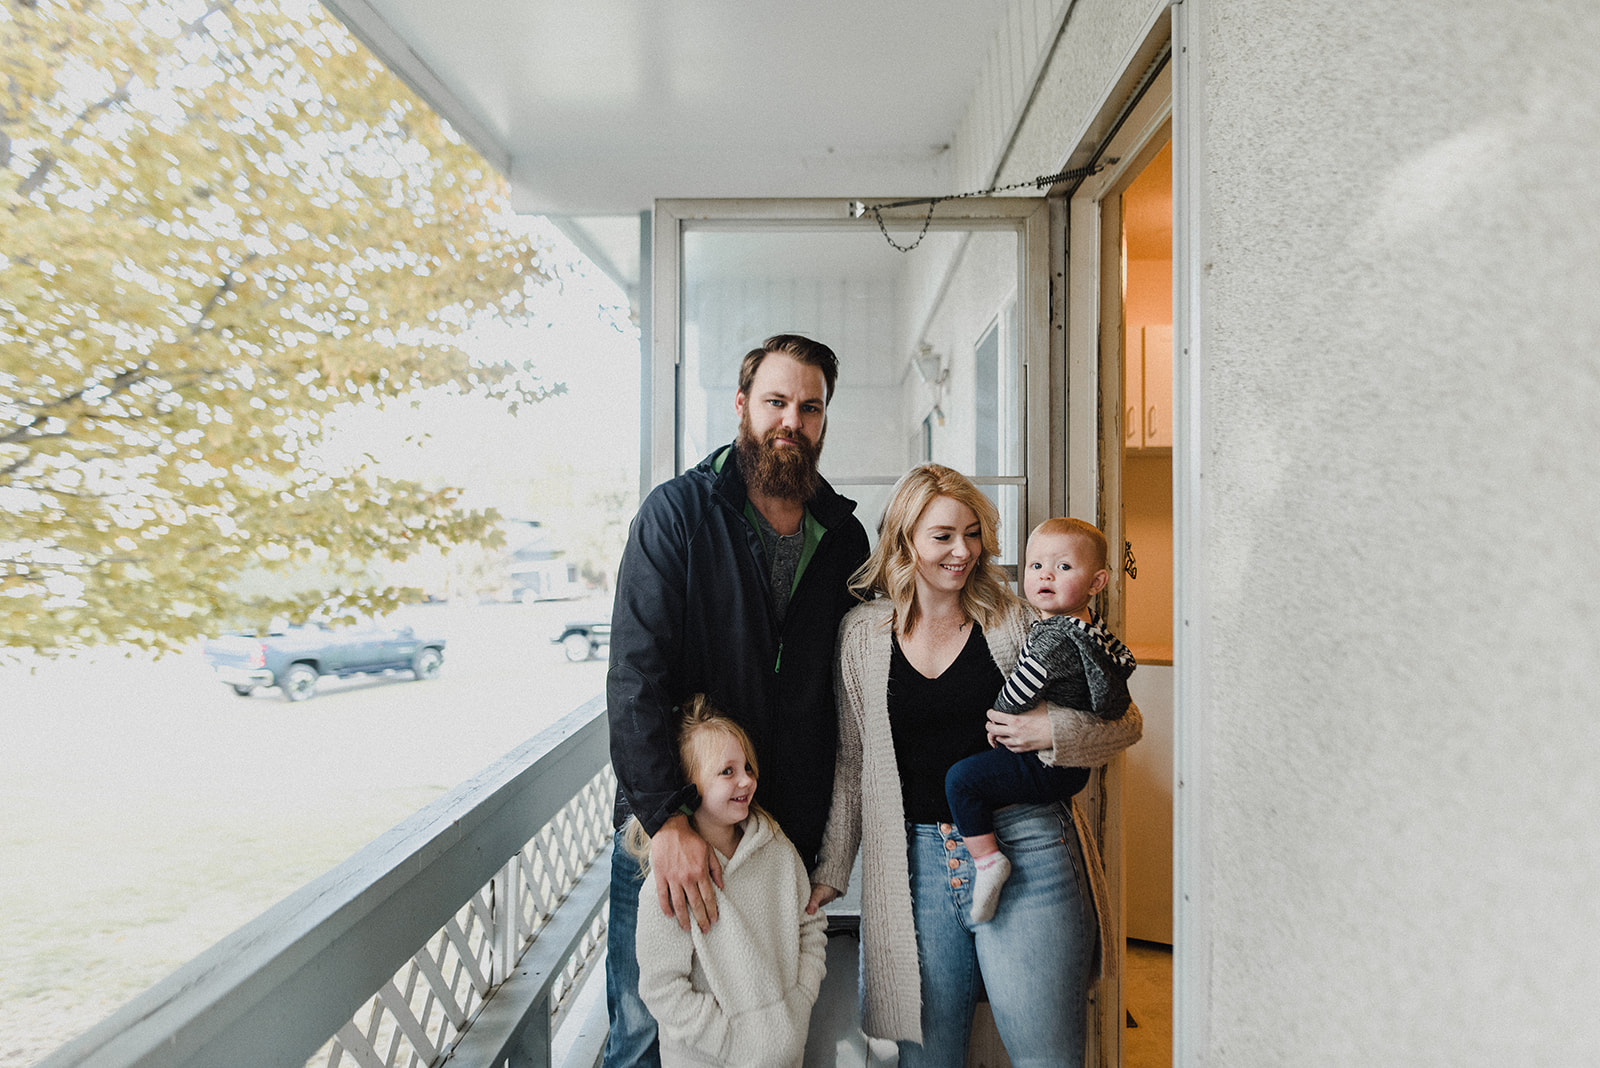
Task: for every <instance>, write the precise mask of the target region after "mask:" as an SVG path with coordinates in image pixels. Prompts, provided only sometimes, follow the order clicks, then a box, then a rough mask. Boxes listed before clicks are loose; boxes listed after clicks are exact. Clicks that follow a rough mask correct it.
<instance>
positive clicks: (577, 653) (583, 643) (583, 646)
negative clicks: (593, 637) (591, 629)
mask: <svg viewBox="0 0 1600 1068" xmlns="http://www.w3.org/2000/svg"><path fill="white" fill-rule="evenodd" d="M561 648H562V649H563V650H565V651H566V654H567V659H568V660H570V661H572V662H573V663H574V664H577V663H580V662H581V661H584V660H587V659H589V654H590V653H591V652H592V651H593V650H592V649H591V648H590V646H589V636H588V635H587V634H585V633H583V632H582V631H573V632H572V633H571V634H569V635H567V636H566V637H565V638H562V639H561Z"/></svg>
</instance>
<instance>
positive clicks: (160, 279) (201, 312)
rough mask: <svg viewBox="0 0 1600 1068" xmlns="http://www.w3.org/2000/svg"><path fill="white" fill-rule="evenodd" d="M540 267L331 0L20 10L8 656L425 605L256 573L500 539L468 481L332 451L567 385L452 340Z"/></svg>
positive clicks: (457, 153)
mask: <svg viewBox="0 0 1600 1068" xmlns="http://www.w3.org/2000/svg"><path fill="white" fill-rule="evenodd" d="M546 277H547V276H546V273H545V271H544V269H543V268H542V267H541V250H539V249H537V248H535V247H533V245H532V244H531V243H530V242H529V241H528V240H526V239H525V238H523V237H522V236H520V235H519V233H518V232H517V228H516V225H515V220H514V217H513V216H511V215H510V212H509V209H508V207H507V205H506V203H505V197H504V190H503V186H502V184H501V183H500V182H499V180H498V179H497V178H496V177H495V176H494V175H492V174H491V173H490V172H489V170H488V168H487V167H486V166H485V165H484V163H483V161H482V159H481V158H480V157H479V156H478V155H477V154H476V153H475V152H474V151H473V150H472V149H470V148H469V147H468V146H466V145H465V144H464V143H463V142H462V141H461V139H460V138H459V136H457V135H456V134H455V133H454V131H452V130H451V129H449V128H448V126H446V125H445V124H444V123H443V122H442V121H441V120H440V119H439V118H438V117H437V116H436V115H435V114H434V113H433V112H432V111H431V110H430V109H429V108H427V107H426V106H425V105H424V104H422V103H421V102H420V101H418V100H417V99H416V98H415V97H414V96H413V95H412V94H411V93H410V91H409V90H407V89H406V88H405V87H404V86H403V85H402V84H400V83H399V81H398V80H397V79H396V78H394V77H393V76H392V75H391V74H390V73H389V72H388V71H386V70H385V69H384V68H383V67H382V66H381V64H379V63H378V62H377V61H376V60H375V59H373V58H372V57H371V55H370V54H368V53H367V52H366V51H365V50H364V49H363V48H361V46H360V45H359V44H358V43H357V42H355V40H354V39H353V38H352V37H351V36H350V35H349V34H348V33H347V32H346V31H345V30H344V29H343V27H342V26H340V25H339V24H338V23H336V22H335V21H333V20H332V19H331V18H330V17H329V16H327V15H326V14H325V13H324V12H323V10H322V8H321V5H320V4H318V3H316V2H315V0H234V2H228V0H208V2H202V0H193V2H188V3H181V2H175V3H156V2H142V0H129V2H105V3H98V2H94V0H33V2H29V0H0V327H3V329H0V648H3V647H5V646H11V647H31V648H34V649H37V650H40V651H46V652H48V651H56V650H62V649H72V648H79V647H83V646H88V645H96V644H102V643H108V642H128V643H133V644H135V645H140V646H145V647H150V648H157V649H162V648H175V647H177V646H179V645H181V644H183V643H185V642H187V641H188V640H190V639H192V638H194V637H196V636H199V635H203V634H206V633H212V632H215V631H216V630H217V629H219V628H220V627H222V626H224V625H229V624H235V623H240V622H252V621H262V620H265V619H266V618H267V617H269V616H271V615H275V614H281V615H289V616H291V617H296V618H299V617H303V616H304V615H306V614H307V613H308V612H311V611H313V610H315V609H321V610H322V611H324V612H332V613H335V614H337V613H340V612H349V611H358V610H359V611H382V610H385V609H387V608H390V607H393V606H394V605H396V604H397V603H399V602H400V601H402V600H404V599H406V598H408V597H410V596H413V595H414V593H415V591H407V590H403V589H397V588H393V587H387V588H379V587H375V586H374V585H373V584H372V583H371V582H370V581H367V582H363V581H359V580H356V581H350V582H346V583H344V584H342V585H341V586H339V587H337V588H323V589H316V590H305V591H301V592H299V593H281V594H278V595H276V596H267V595H263V594H260V593H255V594H246V593H244V592H242V590H243V589H244V586H242V585H241V583H240V582H239V581H238V579H239V577H240V576H241V575H247V574H254V573H257V572H259V571H260V570H261V569H269V570H271V569H281V570H299V571H304V570H305V569H306V568H307V567H308V566H311V567H312V568H313V569H316V568H324V569H325V570H326V568H325V565H327V564H329V563H330V562H331V563H332V565H334V566H333V567H332V569H331V570H332V571H334V572H338V573H342V574H368V573H373V572H372V571H371V569H368V568H366V567H365V564H366V563H368V562H371V561H383V560H391V561H392V560H403V559H405V558H407V557H408V556H411V555H412V554H414V553H416V552H418V551H419V550H422V549H424V548H428V549H437V548H440V547H448V546H451V545H455V544H461V543H471V542H475V541H477V540H479V539H488V540H489V541H490V542H491V543H492V542H493V540H494V538H495V537H496V535H495V534H494V527H495V520H496V519H497V517H496V516H495V515H494V514H493V512H492V511H490V512H474V511H471V510H468V509H466V508H464V507H462V506H461V504H460V501H459V494H458V493H457V492H456V491H454V490H449V489H445V490H439V491H432V492H430V491H425V490H424V489H423V488H422V487H420V486H419V485H417V484H415V483H410V482H404V481H397V480H392V479H385V478H382V477H379V476H377V475H375V474H373V473H371V472H369V471H367V470H364V469H362V470H346V471H328V470H323V469H322V468H321V466H320V465H319V464H318V462H317V461H316V458H315V446H316V445H317V443H318V441H319V438H320V435H321V433H322V424H323V419H324V418H325V417H326V416H328V415H329V414H331V413H333V412H335V411H337V410H338V409H339V408H340V407H341V406H345V405H350V404H354V403H364V402H374V401H382V400H385V399H388V398H394V397H398V396H402V395H405V394H408V393H410V392H412V391H415V390H420V389H424V388H429V387H436V386H442V385H448V386H451V387H452V388H455V389H459V390H461V391H463V392H466V393H474V394H478V395H486V396H490V397H494V398H497V399H500V400H502V401H503V402H504V403H506V404H507V405H509V406H511V407H512V409H513V410H514V409H515V407H516V406H517V405H518V404H521V403H526V402H529V401H536V400H538V399H540V398H541V397H543V396H545V395H547V393H548V392H550V391H551V387H547V386H545V385H543V384H541V383H540V382H539V380H538V379H537V377H536V376H534V375H533V373H532V368H531V367H528V366H526V365H524V366H521V367H513V366H508V365H484V364H481V363H477V362H474V361H473V360H472V359H470V358H469V357H468V356H467V355H466V354H465V353H463V352H462V351H461V349H460V348H458V347H457V345H456V339H457V338H459V337H460V336H461V335H462V334H463V333H464V332H465V331H467V330H469V329H470V328H471V327H472V326H473V324H474V323H475V322H477V321H479V320H481V318H482V317H484V316H491V315H492V316H501V317H517V316H520V315H524V314H525V313H526V312H527V311H528V307H527V301H528V298H529V296H530V295H531V294H532V293H533V292H535V291H536V290H537V288H538V286H539V285H540V284H541V283H542V282H544V281H545V280H546ZM559 388H560V387H559V386H557V387H554V389H556V390H559ZM251 585H255V586H256V587H258V588H259V585H260V584H259V583H256V584H251Z"/></svg>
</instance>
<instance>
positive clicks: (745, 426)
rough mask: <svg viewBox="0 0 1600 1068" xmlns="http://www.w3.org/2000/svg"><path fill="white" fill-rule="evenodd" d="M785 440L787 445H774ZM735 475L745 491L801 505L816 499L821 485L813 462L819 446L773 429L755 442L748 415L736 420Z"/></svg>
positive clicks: (800, 436)
mask: <svg viewBox="0 0 1600 1068" xmlns="http://www.w3.org/2000/svg"><path fill="white" fill-rule="evenodd" d="M784 436H787V437H788V438H789V441H790V442H791V444H790V445H784V446H779V445H776V444H774V442H775V441H777V439H778V438H780V437H784ZM736 445H737V449H738V454H739V472H740V474H742V475H744V482H745V485H746V486H747V487H749V488H750V489H751V490H754V491H755V492H756V493H759V494H761V495H762V496H766V497H777V498H779V499H780V500H786V501H794V502H796V503H798V504H804V503H805V502H806V501H809V500H810V499H811V498H812V497H814V496H816V493H817V489H818V488H819V487H820V486H821V485H822V476H821V475H820V474H818V472H817V460H818V459H819V458H820V457H821V456H822V442H820V441H819V442H817V443H816V444H815V445H813V444H812V443H811V442H810V441H809V440H808V439H807V438H806V436H805V435H804V434H801V433H800V432H799V431H794V432H792V433H789V434H788V435H785V433H784V430H783V428H782V427H773V428H772V429H771V430H769V431H767V433H766V435H765V436H764V437H762V438H760V439H757V437H756V434H755V429H754V428H753V427H751V425H750V413H749V412H748V411H747V412H744V413H742V414H741V415H740V417H739V439H738V441H737V443H736Z"/></svg>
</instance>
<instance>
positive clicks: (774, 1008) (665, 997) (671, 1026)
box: [638, 815, 827, 1068]
mask: <svg viewBox="0 0 1600 1068" xmlns="http://www.w3.org/2000/svg"><path fill="white" fill-rule="evenodd" d="M774 826H775V825H774V824H773V823H772V821H771V820H770V819H765V818H762V817H761V816H759V815H752V816H750V817H749V818H748V819H746V820H745V821H744V838H743V840H741V841H740V843H739V847H738V848H737V849H736V850H734V854H733V856H732V857H722V882H723V887H722V889H721V890H720V891H718V892H717V916H718V918H717V922H716V923H714V924H712V925H711V930H709V931H706V932H701V930H700V928H699V927H698V926H697V925H694V924H691V925H690V930H688V931H684V930H682V929H681V928H680V927H679V926H678V921H677V920H675V919H673V918H672V917H670V916H666V915H663V914H662V912H661V906H660V905H659V904H658V903H657V899H656V887H655V881H654V880H653V879H651V878H649V877H648V876H647V877H646V878H645V881H644V885H643V886H642V887H641V888H640V891H639V934H638V954H639V996H640V997H641V998H643V999H644V1003H645V1006H646V1007H647V1008H648V1009H649V1010H650V1013H651V1015H653V1016H654V1017H655V1018H656V1022H657V1023H658V1024H659V1025H660V1029H661V1064H662V1068H678V1066H680V1065H740V1066H743V1068H790V1066H795V1068H798V1066H799V1064H800V1062H801V1061H802V1059H803V1058H804V1056H805V1048H806V1030H807V1028H808V1027H809V1026H810V1023H811V1006H812V1004H813V1003H815V1002H816V1000H817V991H818V990H819V989H820V988H821V986H822V976H823V974H824V972H825V971H826V970H827V969H826V965H825V964H824V958H825V957H826V956H827V945H826V943H827V920H826V918H825V917H824V916H823V914H822V910H820V909H818V910H817V913H816V915H814V916H807V915H806V903H807V902H808V901H809V900H810V898H811V880H810V878H809V877H808V876H807V874H806V869H805V865H804V864H803V863H801V861H800V854H799V853H797V852H795V848H794V846H792V845H790V844H789V840H788V839H787V838H785V837H783V836H782V835H781V834H775V833H774ZM718 856H719V857H720V856H721V854H720V853H719V854H718Z"/></svg>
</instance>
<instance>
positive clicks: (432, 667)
mask: <svg viewBox="0 0 1600 1068" xmlns="http://www.w3.org/2000/svg"><path fill="white" fill-rule="evenodd" d="M442 663H444V657H443V656H441V655H439V650H437V649H418V650H417V655H416V656H415V657H413V658H412V660H411V672H412V674H414V675H416V677H417V680H418V681H419V682H420V681H421V680H423V679H436V678H438V677H439V665H440V664H442Z"/></svg>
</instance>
